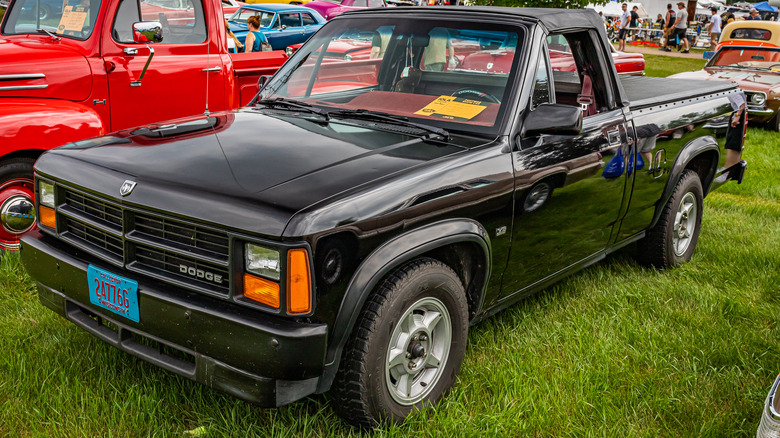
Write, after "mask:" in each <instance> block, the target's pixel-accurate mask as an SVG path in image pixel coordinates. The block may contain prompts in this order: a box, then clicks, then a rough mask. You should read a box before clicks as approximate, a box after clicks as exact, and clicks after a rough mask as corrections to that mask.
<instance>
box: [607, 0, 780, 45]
mask: <svg viewBox="0 0 780 438" xmlns="http://www.w3.org/2000/svg"><path fill="white" fill-rule="evenodd" d="M676 6H677V8H676V10H675V8H674V7H673V6H672V4H671V3H669V4H667V5H666V8H667V11H666V14H658V16H657V18H656V20H655V22H653V21H652V19H651V18H645V19H640V18H639V14H638V12H637V9H638V7H637V6H634V7H633V8H632V10H630V11H629V10H628V4H627V3H623V4H622V5H621V8H622V11H623V12H622V14H621V15H620V16H618V17H614V18H607V17H605V16H604V15H603V13H602V12H599V15H600V16H601V19H602V21H604V25H605V26H606V27H607V29H608V30H609V29H610V27H612V28H613V29H615V30H616V31H617V32H616V33H617V40H618V50H624V49H625V45H626V39H627V38H628V37H629V36H632V35H633V37H634V38H635V39H646V40H658V41H659V42H660V46H661V50H665V51H667V52H670V51H672V50H673V49H674V48H676V49H677V50H678V51H681V52H682V53H688V52H689V51H690V48H691V46H693V45H694V43H695V39H696V38H697V37H698V36H699V35H700V34H701V33H702V31H705V32H706V33H707V35H709V46H710V49H711V50H714V48H715V45H716V44H717V42H718V38H719V37H720V33H721V31H722V29H723V27H725V26H726V25H727V24H729V23H732V22H734V21H736V20H738V19H739V18H737V17H736V16H735V14H734V10H733V9H729V10H726V11H724V12H719V9H718V8H715V7H713V8H711V9H710V13H711V15H704V14H702V15H697V16H696V17H692V18H691V19H689V13H688V7H687V4H686V3H684V2H682V1H680V2H678V3H677V4H676ZM744 19H745V20H762V17H761V15H760V14H759V11H758V10H757V9H756V8H751V9H750V13H749V15H748V16H746V17H744ZM767 19H768V20H774V19H775V17H774V16H768V17H767Z"/></svg>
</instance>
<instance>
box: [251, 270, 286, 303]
mask: <svg viewBox="0 0 780 438" xmlns="http://www.w3.org/2000/svg"><path fill="white" fill-rule="evenodd" d="M244 296H245V297H247V298H249V299H250V300H254V301H257V302H258V303H263V304H265V305H268V306H271V307H273V308H274V309H278V308H279V284H278V283H275V282H273V281H271V280H266V279H265V278H260V277H256V276H254V275H252V274H244Z"/></svg>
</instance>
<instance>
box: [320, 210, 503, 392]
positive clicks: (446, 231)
mask: <svg viewBox="0 0 780 438" xmlns="http://www.w3.org/2000/svg"><path fill="white" fill-rule="evenodd" d="M462 242H473V243H476V244H477V245H479V246H480V248H482V251H483V253H484V257H485V269H486V276H487V275H488V274H489V273H490V268H491V246H490V237H489V236H488V233H487V230H485V228H484V227H483V226H482V225H481V224H480V223H478V222H476V221H473V220H468V219H450V220H446V221H441V222H436V223H433V224H429V225H426V226H424V227H420V228H417V229H415V230H412V231H410V232H408V233H405V234H402V235H400V236H397V237H395V238H393V239H392V240H390V241H388V242H385V243H384V244H383V245H382V246H380V247H379V248H377V249H376V250H374V252H372V253H371V254H370V255H369V256H368V257H366V258H365V259H364V260H363V262H362V263H361V264H360V266H358V268H357V270H356V271H355V274H354V275H353V276H352V280H351V281H350V282H349V285H348V286H347V290H346V292H345V293H344V297H343V298H342V300H341V306H340V308H339V312H338V314H337V316H336V320H335V322H334V323H333V329H332V330H331V336H330V339H329V342H328V350H327V353H326V359H325V363H326V366H325V367H326V369H325V374H324V376H323V379H322V380H321V381H320V387H319V392H324V391H326V390H327V389H329V388H330V385H331V384H332V383H333V380H334V378H335V376H336V372H337V371H338V366H339V361H340V360H341V352H342V350H343V349H344V346H345V345H346V343H347V340H348V339H349V335H350V334H351V333H352V328H353V327H354V326H355V323H356V322H357V319H358V316H359V315H360V311H361V309H362V308H363V305H364V304H365V302H366V300H367V299H368V296H369V295H370V294H371V291H373V290H374V287H376V285H377V284H378V283H379V281H380V280H381V279H382V278H383V277H384V276H385V275H387V274H388V273H389V272H390V271H391V270H393V269H395V268H396V267H398V266H401V265H402V264H403V263H405V262H408V261H410V260H412V259H414V258H416V257H419V256H420V255H422V254H425V253H427V252H430V251H432V250H434V249H436V248H440V247H442V246H445V245H449V244H454V243H462ZM486 285H487V278H486V279H485V282H484V284H483V286H482V290H481V291H480V294H481V298H480V302H479V307H481V305H482V300H483V299H484V292H485V290H484V288H485V286H486Z"/></svg>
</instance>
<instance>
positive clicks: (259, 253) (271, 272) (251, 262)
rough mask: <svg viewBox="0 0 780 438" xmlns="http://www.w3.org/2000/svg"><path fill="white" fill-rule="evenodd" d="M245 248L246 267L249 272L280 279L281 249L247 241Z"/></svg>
mask: <svg viewBox="0 0 780 438" xmlns="http://www.w3.org/2000/svg"><path fill="white" fill-rule="evenodd" d="M244 249H245V250H244V253H245V254H246V261H245V265H246V266H245V269H246V271H247V272H250V273H252V274H255V275H260V276H263V277H265V278H270V279H272V280H279V278H280V276H281V275H280V271H281V266H280V263H279V251H276V250H273V249H268V248H265V247H262V246H258V245H254V244H251V243H247V244H246V246H245V248H244Z"/></svg>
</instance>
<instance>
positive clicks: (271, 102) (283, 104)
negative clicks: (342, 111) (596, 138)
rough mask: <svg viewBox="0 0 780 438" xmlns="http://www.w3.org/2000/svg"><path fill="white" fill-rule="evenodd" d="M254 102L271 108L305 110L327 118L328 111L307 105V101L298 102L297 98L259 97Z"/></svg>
mask: <svg viewBox="0 0 780 438" xmlns="http://www.w3.org/2000/svg"><path fill="white" fill-rule="evenodd" d="M255 104H256V105H265V106H269V107H273V108H285V109H292V110H298V111H305V112H308V113H312V114H317V115H319V116H322V117H324V118H325V120H328V112H326V111H323V110H321V109H319V108H316V107H314V106H312V105H309V104H308V103H305V102H300V101H297V100H292V99H285V98H283V97H275V98H273V99H260V100H258V101H257V102H256V103H255Z"/></svg>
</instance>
